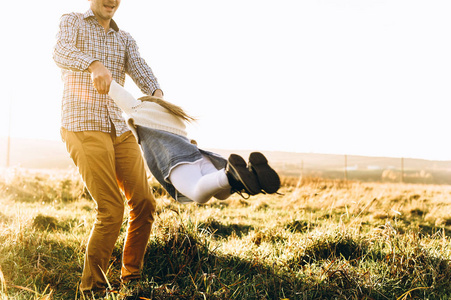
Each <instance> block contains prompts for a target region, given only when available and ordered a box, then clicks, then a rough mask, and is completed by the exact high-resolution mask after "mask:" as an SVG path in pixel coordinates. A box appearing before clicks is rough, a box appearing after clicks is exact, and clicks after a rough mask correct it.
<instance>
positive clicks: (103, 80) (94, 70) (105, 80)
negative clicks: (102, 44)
mask: <svg viewBox="0 0 451 300" xmlns="http://www.w3.org/2000/svg"><path fill="white" fill-rule="evenodd" d="M88 71H89V72H91V79H92V84H93V85H94V88H95V89H96V90H97V91H98V92H99V94H108V91H109V90H110V85H111V81H113V75H112V74H111V72H110V70H108V69H107V68H106V67H105V66H104V65H103V64H102V63H101V62H100V61H98V60H96V61H94V62H92V63H91V64H90V65H89V67H88Z"/></svg>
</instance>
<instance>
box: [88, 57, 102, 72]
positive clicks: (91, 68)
mask: <svg viewBox="0 0 451 300" xmlns="http://www.w3.org/2000/svg"><path fill="white" fill-rule="evenodd" d="M101 65H102V63H101V62H100V61H98V60H94V61H93V62H92V63H90V64H89V66H88V72H89V73H92V72H93V71H94V69H96V68H98V67H100V66H101Z"/></svg>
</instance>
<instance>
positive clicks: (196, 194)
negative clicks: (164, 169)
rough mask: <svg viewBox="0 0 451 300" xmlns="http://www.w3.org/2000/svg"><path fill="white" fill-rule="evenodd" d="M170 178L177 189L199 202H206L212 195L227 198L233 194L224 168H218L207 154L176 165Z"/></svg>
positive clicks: (222, 198)
mask: <svg viewBox="0 0 451 300" xmlns="http://www.w3.org/2000/svg"><path fill="white" fill-rule="evenodd" d="M169 180H170V181H171V183H172V185H173V186H174V187H175V189H176V190H177V191H179V192H180V193H182V194H183V195H185V196H186V197H188V198H190V199H191V200H193V201H195V202H197V203H205V202H207V201H208V200H209V199H210V198H211V197H215V198H216V199H219V200H225V199H227V198H228V197H230V195H231V194H230V188H231V187H230V184H229V181H228V179H227V175H226V173H225V171H224V169H221V170H217V169H216V168H215V166H214V165H213V163H212V162H211V161H210V159H208V158H207V157H205V156H203V157H202V159H201V160H198V161H196V162H195V163H186V164H181V165H178V166H176V167H175V168H173V169H172V171H171V173H170V174H169Z"/></svg>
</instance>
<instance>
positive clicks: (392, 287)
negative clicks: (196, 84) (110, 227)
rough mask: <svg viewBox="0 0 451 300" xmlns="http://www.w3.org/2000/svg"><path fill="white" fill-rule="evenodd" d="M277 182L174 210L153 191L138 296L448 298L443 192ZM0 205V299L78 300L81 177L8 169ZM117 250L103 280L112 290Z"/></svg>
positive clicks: (449, 192) (449, 253)
mask: <svg viewBox="0 0 451 300" xmlns="http://www.w3.org/2000/svg"><path fill="white" fill-rule="evenodd" d="M283 184H284V187H283V188H282V190H281V192H282V193H283V195H260V196H257V197H253V198H251V199H249V200H247V201H245V200H243V199H241V198H239V197H238V196H232V197H231V198H230V199H229V200H227V201H210V202H209V203H208V204H206V205H195V204H191V205H179V204H177V203H175V202H174V201H172V200H170V199H168V198H167V196H165V195H164V193H161V189H160V188H159V187H158V185H156V184H154V187H155V189H156V190H158V195H159V197H158V210H157V218H156V222H155V225H154V230H153V234H152V236H151V239H150V241H149V246H148V250H147V253H146V261H145V265H144V273H143V282H142V284H143V287H144V291H143V293H142V294H140V295H139V296H140V297H142V298H141V299H414V298H415V299H448V298H449V297H451V287H450V285H449V280H448V278H449V276H451V268H450V265H449V260H450V258H451V246H450V238H449V234H450V230H451V217H449V216H450V215H451V214H450V212H451V201H450V199H451V187H450V186H438V185H414V184H394V183H360V182H344V181H334V180H322V179H318V178H302V179H299V178H284V179H283ZM0 205H1V206H2V210H1V212H0V235H1V236H0V242H1V247H0V299H77V298H78V297H79V293H78V291H77V286H78V284H79V277H80V274H81V269H82V262H83V254H84V247H85V244H86V240H87V237H88V235H89V230H90V228H91V225H92V222H93V220H94V209H93V203H92V200H90V199H89V197H88V195H86V194H85V193H84V190H83V185H82V184H81V182H80V180H79V178H78V175H76V174H75V173H74V172H73V171H67V172H60V173H57V172H47V173H45V172H40V173H33V172H29V171H27V170H13V171H10V172H4V173H3V174H2V177H0ZM125 226H126V224H125V223H124V228H125ZM122 235H123V233H122ZM122 241H123V236H121V238H120V239H119V240H118V242H117V244H116V247H115V250H114V253H113V257H112V260H111V267H110V269H109V271H108V274H107V276H108V278H109V280H110V283H111V284H113V285H115V284H118V283H119V270H120V255H121V247H122ZM109 299H138V298H137V297H134V298H133V297H131V296H129V297H127V296H124V295H120V294H113V295H112V296H110V298H109Z"/></svg>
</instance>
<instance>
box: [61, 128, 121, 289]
mask: <svg viewBox="0 0 451 300" xmlns="http://www.w3.org/2000/svg"><path fill="white" fill-rule="evenodd" d="M62 137H63V139H64V141H65V143H66V147H67V151H68V152H69V153H70V155H71V157H72V159H73V161H74V163H75V165H76V166H77V167H78V169H79V172H80V174H81V176H82V178H83V181H84V182H85V185H86V187H87V188H88V190H89V193H90V194H91V196H92V198H93V199H94V201H95V202H96V205H97V216H96V221H95V223H94V227H93V229H92V231H91V235H90V237H89V241H88V245H87V248H86V253H85V262H84V269H83V274H82V279H81V285H80V289H81V290H82V291H88V290H100V289H104V288H105V287H106V279H105V278H104V275H103V274H102V271H103V272H105V273H106V271H107V269H108V263H109V260H110V257H111V253H112V251H113V248H114V244H115V243H116V240H117V237H118V235H119V231H120V228H121V225H122V220H123V216H124V201H123V198H122V195H121V192H120V189H119V186H118V184H117V179H116V170H115V153H114V147H113V141H112V139H111V136H110V134H108V133H103V132H97V131H85V132H71V131H66V130H64V129H63V130H62Z"/></svg>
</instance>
